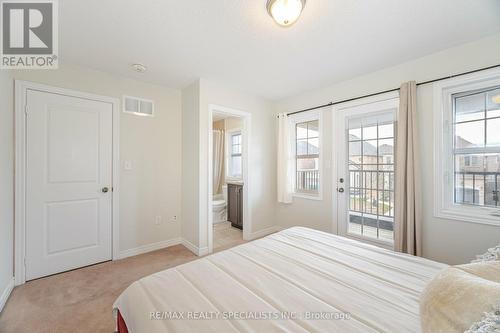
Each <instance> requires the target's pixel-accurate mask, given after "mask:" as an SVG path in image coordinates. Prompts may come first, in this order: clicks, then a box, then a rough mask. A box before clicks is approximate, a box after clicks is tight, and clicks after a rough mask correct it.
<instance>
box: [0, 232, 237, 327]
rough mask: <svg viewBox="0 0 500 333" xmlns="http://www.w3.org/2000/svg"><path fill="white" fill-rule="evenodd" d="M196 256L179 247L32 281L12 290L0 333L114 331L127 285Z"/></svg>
mask: <svg viewBox="0 0 500 333" xmlns="http://www.w3.org/2000/svg"><path fill="white" fill-rule="evenodd" d="M214 236H215V233H214ZM242 242H243V241H242V240H241V239H240V240H239V242H236V243H242ZM232 245H233V243H226V244H224V245H223V246H222V245H221V246H220V247H218V248H217V249H216V250H215V251H221V250H223V249H226V248H229V247H231V246H232ZM234 245H236V244H234ZM196 258H197V257H196V256H195V255H194V254H192V253H191V252H190V251H189V250H187V249H186V248H185V247H184V246H182V245H177V246H173V247H170V248H167V249H163V250H159V251H155V252H150V253H146V254H142V255H139V256H135V257H130V258H126V259H123V260H118V261H112V262H106V263H102V264H98V265H94V266H89V267H85V268H82V269H78V270H74V271H70V272H66V273H62V274H58V275H53V276H49V277H46V278H42V279H38V280H34V281H30V282H28V283H26V284H24V285H22V286H20V287H16V288H15V289H14V291H13V292H12V295H11V297H10V298H9V301H8V302H7V305H6V306H5V308H4V310H3V311H2V313H1V314H0V333H25V332H26V333H28V332H29V333H34V332H37V333H38V332H43V333H45V332H47V333H59V332H60V333H69V332H71V333H75V332H82V333H98V332H106V333H111V332H114V328H115V327H114V320H113V316H112V305H113V302H114V301H115V299H116V298H117V297H118V295H120V293H121V292H122V291H123V290H124V289H125V288H127V286H129V285H130V284H131V283H132V282H134V281H136V280H138V279H140V278H141V277H144V276H147V275H150V274H152V273H155V272H158V271H162V270H164V269H167V268H170V267H174V266H176V265H179V264H182V263H186V262H188V261H191V260H194V259H196Z"/></svg>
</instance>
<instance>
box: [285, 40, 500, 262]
mask: <svg viewBox="0 0 500 333" xmlns="http://www.w3.org/2000/svg"><path fill="white" fill-rule="evenodd" d="M496 64H500V34H498V35H495V36H491V37H488V38H485V39H482V40H479V41H476V42H474V43H469V44H465V45H462V46H458V47H455V48H451V49H448V50H445V51H442V52H439V53H435V54H432V55H430V56H426V57H423V58H420V59H417V60H414V61H411V62H408V63H404V64H401V65H398V66H395V67H391V68H387V69H384V70H381V71H378V72H374V73H371V74H368V75H364V76H361V77H357V78H355V79H352V80H349V81H345V82H342V83H339V84H335V85H332V86H329V87H325V88H322V89H317V90H314V91H310V92H307V93H304V94H301V95H298V96H294V97H291V98H287V99H285V100H282V101H280V102H278V103H277V104H276V105H275V112H285V111H295V110H300V109H302V108H307V107H311V106H316V105H319V104H324V103H328V102H330V101H338V100H342V99H346V98H352V97H356V96H361V95H364V94H369V93H374V92H378V91H383V90H387V89H392V88H397V87H399V85H400V84H401V83H402V82H405V81H409V80H416V81H426V80H430V79H435V78H438V77H443V76H447V75H450V74H454V73H461V72H465V71H469V70H473V69H476V68H481V67H485V66H491V65H496ZM417 102H418V104H417V105H418V114H419V116H418V121H419V126H420V147H421V151H420V156H421V158H420V161H421V164H420V167H421V169H422V177H423V193H424V199H423V211H424V225H423V252H424V256H425V257H428V258H431V259H435V260H438V261H442V262H446V263H451V264H454V263H464V262H466V261H468V260H470V259H471V258H473V257H474V256H475V255H476V254H479V253H482V252H484V251H485V250H486V249H487V248H488V247H489V246H493V245H496V244H499V243H500V227H494V226H488V225H481V224H471V223H466V222H460V221H450V220H443V219H438V218H435V217H434V216H433V200H434V198H433V193H434V191H433V164H432V163H433V159H432V156H433V151H432V146H433V131H432V126H433V104H432V103H433V91H432V85H424V86H419V88H418V97H417ZM330 113H331V111H330V109H325V110H324V114H325V116H327V117H325V141H324V143H325V146H324V148H325V164H326V165H325V166H328V164H329V163H331V161H332V158H331V153H330V152H331V140H332V129H331V120H330V119H331V118H329V116H331V115H330ZM326 172H327V174H328V175H327V176H326V177H324V178H323V182H322V185H323V186H324V187H323V188H324V190H325V192H324V198H323V201H312V200H306V199H298V198H297V199H294V202H293V204H291V205H278V207H277V212H276V218H277V221H278V223H279V225H280V226H283V227H289V226H294V225H305V226H311V227H314V228H317V229H321V230H325V231H334V232H335V228H336V226H332V215H333V214H334V213H335V209H334V205H333V204H332V201H331V193H332V183H333V180H332V179H331V174H332V172H331V168H330V169H326Z"/></svg>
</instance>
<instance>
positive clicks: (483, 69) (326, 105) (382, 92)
mask: <svg viewBox="0 0 500 333" xmlns="http://www.w3.org/2000/svg"><path fill="white" fill-rule="evenodd" d="M497 67H500V64H498V65H493V66H488V67H483V68H479V69H475V70H472V71H468V72H464V73H460V74H453V75H449V76H445V77H440V78H439V79H434V80H429V81H423V82H417V86H421V85H423V84H429V83H434V82H438V81H442V80H447V79H451V78H454V77H457V76H462V75H467V74H472V73H477V72H481V71H485V70H488V69H492V68H497ZM394 91H399V88H394V89H389V90H384V91H380V92H376V93H373V94H368V95H363V96H358V97H353V98H348V99H344V100H341V101H337V102H330V103H327V104H323V105H318V106H314V107H311V108H307V109H304V110H300V111H294V112H290V113H287V116H290V115H292V114H297V113H302V112H307V111H312V110H316V109H322V108H326V107H328V106H332V105H337V104H342V103H346V102H351V101H355V100H357V99H361V98H366V97H372V96H376V95H382V94H385V93H390V92H394Z"/></svg>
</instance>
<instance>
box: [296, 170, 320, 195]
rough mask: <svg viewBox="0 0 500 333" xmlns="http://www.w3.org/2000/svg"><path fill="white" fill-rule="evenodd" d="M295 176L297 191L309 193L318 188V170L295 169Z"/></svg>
mask: <svg viewBox="0 0 500 333" xmlns="http://www.w3.org/2000/svg"><path fill="white" fill-rule="evenodd" d="M296 177H297V179H296V190H297V192H306V193H309V192H317V191H318V190H319V170H305V171H298V170H297V175H296Z"/></svg>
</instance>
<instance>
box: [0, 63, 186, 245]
mask: <svg viewBox="0 0 500 333" xmlns="http://www.w3.org/2000/svg"><path fill="white" fill-rule="evenodd" d="M15 78H16V79H21V80H27V81H33V82H39V83H44V84H48V85H52V86H57V87H63V88H67V89H73V90H78V91H84V92H90V93H95V94H100V95H106V96H111V97H115V98H119V99H120V102H121V98H122V95H131V96H137V97H143V98H147V99H151V100H154V101H155V116H154V117H138V116H134V115H130V114H125V113H120V160H121V161H120V163H121V165H120V168H121V171H120V185H121V188H120V250H121V251H125V250H130V249H135V248H137V247H140V246H144V245H149V244H153V243H157V242H161V241H166V240H170V239H175V238H178V237H179V236H180V223H181V218H180V215H181V214H180V213H181V198H180V195H179V194H180V191H181V145H180V143H179V142H180V141H181V93H180V91H178V90H174V89H170V88H166V87H163V86H157V85H152V84H147V83H143V82H140V81H136V80H131V79H127V78H121V77H117V76H112V75H110V74H107V73H104V72H100V71H95V70H91V69H85V68H81V67H77V66H61V67H60V69H58V70H33V71H17V72H16V74H15ZM2 91H3V89H2ZM3 116H4V114H3V113H2V117H3ZM7 120H9V118H8V119H7ZM3 124H4V122H3V121H2V126H3ZM6 126H7V125H6ZM9 126H10V125H9ZM9 130H10V131H12V129H11V128H10V127H9ZM2 132H3V131H2ZM2 143H3V142H2ZM125 160H130V161H132V166H133V169H132V170H129V171H127V170H124V168H123V166H124V161H125ZM2 188H3V186H2ZM158 215H159V216H162V218H163V219H162V220H163V223H162V224H161V225H155V224H154V221H155V216H158ZM174 215H177V216H178V217H179V218H178V219H177V221H175V222H173V221H171V218H172V217H173V216H174Z"/></svg>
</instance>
